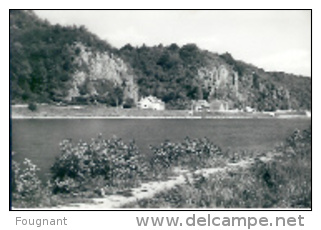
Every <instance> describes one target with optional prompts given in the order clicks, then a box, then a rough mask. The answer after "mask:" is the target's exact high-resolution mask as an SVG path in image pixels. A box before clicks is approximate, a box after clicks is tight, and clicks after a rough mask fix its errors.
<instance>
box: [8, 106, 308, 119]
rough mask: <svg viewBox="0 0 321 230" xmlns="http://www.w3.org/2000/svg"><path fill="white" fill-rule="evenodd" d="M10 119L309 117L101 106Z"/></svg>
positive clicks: (22, 110) (16, 109) (45, 109)
mask: <svg viewBox="0 0 321 230" xmlns="http://www.w3.org/2000/svg"><path fill="white" fill-rule="evenodd" d="M11 118H12V119H253V118H258V119H259V118H281V119H290V118H296V119H297V118H302V119H309V118H310V117H309V116H307V114H306V113H305V112H304V111H280V112H273V113H272V112H251V113H249V112H243V111H222V112H221V111H215V112H193V113H192V112H191V111H188V110H163V111H155V110H141V109H137V108H134V109H122V108H108V107H106V106H102V105H97V106H93V105H87V106H56V105H38V106H37V110H36V111H31V110H29V109H28V107H27V106H26V105H13V106H12V107H11Z"/></svg>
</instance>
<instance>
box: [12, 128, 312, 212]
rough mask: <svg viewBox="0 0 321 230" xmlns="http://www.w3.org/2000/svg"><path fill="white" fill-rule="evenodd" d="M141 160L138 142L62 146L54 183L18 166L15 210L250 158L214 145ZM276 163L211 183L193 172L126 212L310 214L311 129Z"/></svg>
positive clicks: (84, 198)
mask: <svg viewBox="0 0 321 230" xmlns="http://www.w3.org/2000/svg"><path fill="white" fill-rule="evenodd" d="M151 150H152V152H153V154H152V157H151V158H143V157H142V154H140V152H139V150H138V148H137V146H136V144H135V143H134V142H130V143H128V144H126V143H124V142H123V141H122V140H121V139H117V138H113V139H111V140H104V139H103V138H102V137H101V136H99V137H98V138H97V139H93V140H92V142H91V143H85V142H79V143H73V142H72V141H70V140H65V141H63V142H62V143H61V155H60V157H58V158H57V159H56V161H55V163H54V164H53V166H52V178H51V180H49V181H48V182H47V184H46V185H43V184H42V183H41V182H40V180H39V178H38V177H37V174H36V172H37V170H38V168H37V166H36V165H34V164H32V162H31V161H30V160H25V162H24V163H23V166H20V165H19V164H17V163H16V162H14V161H13V162H12V181H11V185H12V187H11V188H12V201H13V203H12V205H13V207H16V208H26V207H45V206H56V205H59V204H66V203H71V202H90V198H92V197H98V196H104V195H105V194H113V193H115V192H117V191H120V190H126V189H130V188H132V187H137V186H139V184H140V183H141V182H142V181H155V180H164V179H166V178H168V177H169V176H170V175H173V174H174V171H175V170H174V169H175V168H177V167H179V168H185V169H188V170H190V171H194V170H196V169H199V168H206V167H207V168H213V167H223V166H224V165H226V164H227V163H228V162H233V163H235V162H238V161H239V160H241V159H242V158H243V159H245V158H251V157H253V156H251V155H244V154H243V155H242V154H240V155H238V154H223V152H222V150H221V149H220V148H219V147H218V146H216V145H214V144H213V143H211V142H210V141H209V140H208V139H206V138H203V139H195V140H191V139H189V138H186V139H185V140H184V141H183V142H181V143H172V142H170V141H165V142H164V143H162V144H161V145H160V146H154V147H151ZM276 151H277V152H278V153H281V154H280V155H278V156H275V157H274V158H273V159H272V160H270V161H262V160H260V159H259V158H256V159H255V161H254V162H253V164H252V165H251V167H249V168H244V167H243V168H242V167H235V168H234V169H230V170H225V171H222V172H218V173H215V174H213V175H211V176H210V177H204V176H203V175H200V174H197V175H196V174H194V175H193V178H192V179H186V184H183V185H178V186H176V187H174V188H173V189H171V190H168V191H164V192H161V193H159V194H157V195H156V196H155V197H153V198H151V199H142V200H139V201H138V202H136V203H132V204H128V205H126V206H124V207H126V208H128V207H140V208H165V207H171V208H293V207H295V208H309V207H311V128H310V129H309V130H305V131H303V132H300V131H295V132H294V133H293V134H292V135H291V136H290V137H289V138H288V139H287V140H286V142H285V143H284V144H283V145H282V146H279V147H278V148H277V149H276Z"/></svg>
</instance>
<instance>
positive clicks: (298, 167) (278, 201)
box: [123, 129, 312, 208]
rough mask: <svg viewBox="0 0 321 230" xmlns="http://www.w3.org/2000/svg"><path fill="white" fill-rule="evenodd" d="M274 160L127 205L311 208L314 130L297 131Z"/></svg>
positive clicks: (194, 181)
mask: <svg viewBox="0 0 321 230" xmlns="http://www.w3.org/2000/svg"><path fill="white" fill-rule="evenodd" d="M277 151H278V152H279V153H282V155H277V156H275V157H274V158H273V159H272V160H271V161H266V162H265V161H262V160H260V159H259V158H256V159H255V161H254V163H253V164H252V165H251V167H249V168H244V167H236V168H234V169H230V170H226V171H223V172H218V173H216V174H213V175H211V176H210V177H208V178H206V177H204V176H203V175H196V174H194V176H193V177H194V178H193V179H192V180H187V181H186V183H185V184H183V185H177V186H176V187H175V188H173V189H171V190H168V191H164V192H161V193H159V194H157V195H156V196H154V197H153V198H151V199H142V200H139V201H138V202H135V203H131V204H127V205H125V206H124V207H123V208H138V207H139V208H165V207H166V208H311V191H312V190H311V129H310V130H305V131H303V132H300V131H298V130H297V131H295V132H294V133H293V134H292V135H291V136H290V137H289V138H288V139H287V140H286V142H285V144H284V145H283V146H279V147H278V149H277Z"/></svg>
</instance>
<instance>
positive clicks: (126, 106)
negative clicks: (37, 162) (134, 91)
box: [123, 98, 135, 109]
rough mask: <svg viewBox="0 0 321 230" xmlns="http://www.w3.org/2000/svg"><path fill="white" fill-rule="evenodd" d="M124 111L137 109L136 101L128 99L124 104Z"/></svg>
mask: <svg viewBox="0 0 321 230" xmlns="http://www.w3.org/2000/svg"><path fill="white" fill-rule="evenodd" d="M123 107H124V109H130V108H133V107H135V102H134V99H132V98H126V100H125V102H124V104H123Z"/></svg>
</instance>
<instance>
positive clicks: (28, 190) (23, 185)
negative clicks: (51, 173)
mask: <svg viewBox="0 0 321 230" xmlns="http://www.w3.org/2000/svg"><path fill="white" fill-rule="evenodd" d="M38 170H39V168H38V167H37V166H36V165H35V164H33V163H32V162H31V161H30V160H29V159H27V158H26V159H25V160H24V161H23V167H21V166H20V165H19V164H18V163H17V162H15V161H12V173H13V176H12V181H11V182H12V201H13V205H14V206H15V207H36V206H38V205H39V204H40V203H41V202H42V200H43V198H44V190H43V187H42V184H41V181H40V179H39V178H38V176H37V175H36V173H37V171H38Z"/></svg>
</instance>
